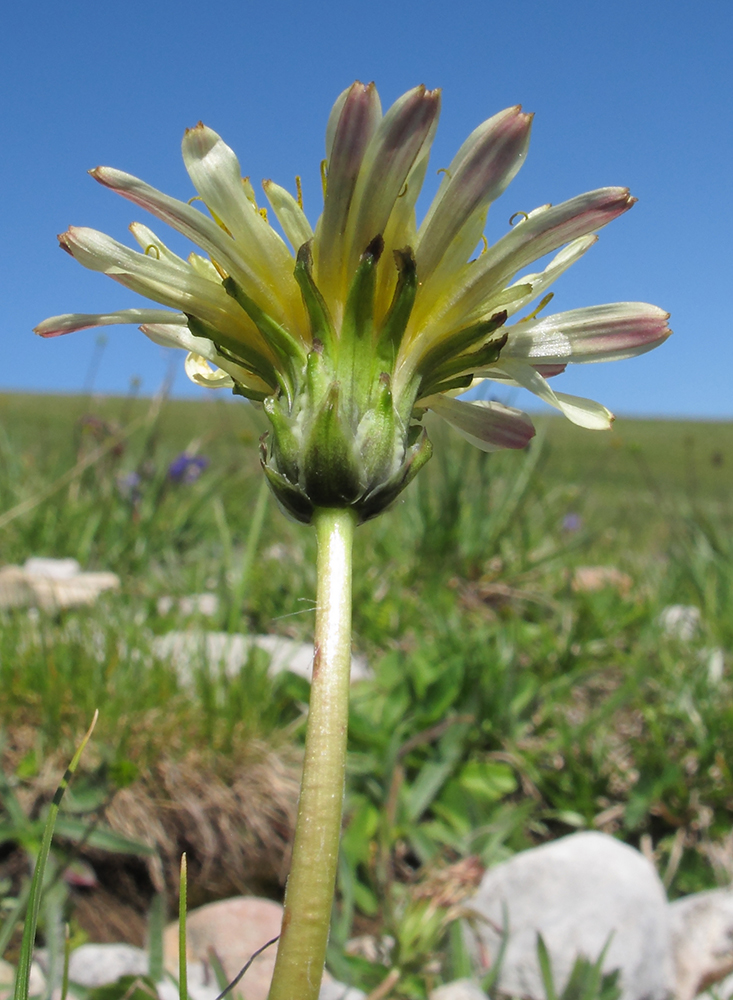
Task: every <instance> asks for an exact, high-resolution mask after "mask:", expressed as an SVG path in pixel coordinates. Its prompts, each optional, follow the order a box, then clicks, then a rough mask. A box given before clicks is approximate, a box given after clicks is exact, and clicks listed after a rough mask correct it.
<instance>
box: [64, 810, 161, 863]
mask: <svg viewBox="0 0 733 1000" xmlns="http://www.w3.org/2000/svg"><path fill="white" fill-rule="evenodd" d="M56 832H57V834H58V835H59V836H60V837H65V838H66V839H67V840H71V841H73V842H74V843H79V841H82V840H83V841H84V843H85V844H89V846H90V847H96V848H99V850H102V851H107V852H108V853H110V854H134V855H136V856H137V857H150V856H152V855H154V854H155V848H154V847H151V846H150V844H143V842H142V841H140V840H133V839H132V838H131V837H125V836H123V835H122V834H121V833H115V831H114V830H110V829H109V827H105V826H96V827H92V828H91V831H90V824H89V822H85V821H84V820H81V819H76V818H75V817H73V816H59V817H58V820H57V821H56Z"/></svg>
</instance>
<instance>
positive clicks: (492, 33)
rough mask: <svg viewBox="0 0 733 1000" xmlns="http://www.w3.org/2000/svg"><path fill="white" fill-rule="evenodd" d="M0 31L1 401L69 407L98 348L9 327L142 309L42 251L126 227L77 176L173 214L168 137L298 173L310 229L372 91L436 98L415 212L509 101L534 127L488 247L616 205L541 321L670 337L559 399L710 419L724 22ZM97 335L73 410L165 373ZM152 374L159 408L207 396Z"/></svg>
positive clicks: (714, 411) (116, 15) (586, 377)
mask: <svg viewBox="0 0 733 1000" xmlns="http://www.w3.org/2000/svg"><path fill="white" fill-rule="evenodd" d="M3 20H4V32H3V34H4V44H3V52H2V59H1V60H0V79H1V80H2V94H3V100H2V109H1V110H0V115H1V116H2V120H3V124H4V129H3V131H4V135H5V142H4V144H3V152H2V156H0V177H1V181H2V186H1V190H2V192H3V213H2V220H3V226H4V228H5V233H4V236H3V239H2V241H1V243H0V276H1V277H0V294H1V295H2V306H3V328H4V329H3V340H4V345H5V350H4V351H3V358H4V364H3V365H2V368H0V390H18V389H22V390H39V391H64V392H74V391H79V390H81V389H82V387H83V386H84V384H85V380H86V379H87V378H88V374H89V370H90V364H91V362H92V358H93V356H94V352H95V343H96V340H97V338H98V336H99V332H98V331H94V330H92V331H84V332H80V333H76V334H71V335H69V336H67V337H61V338H58V339H56V340H54V341H42V340H40V339H39V338H37V337H35V336H34V335H33V334H32V332H31V328H32V327H33V326H34V325H35V324H36V323H38V322H39V321H40V320H41V319H44V318H45V317H46V316H49V315H53V314H58V313H62V312H77V311H78V312H94V311H110V310H113V309H116V308H122V307H126V306H132V305H136V304H142V303H141V300H140V299H138V298H137V297H136V296H134V295H133V294H132V293H129V292H127V291H126V290H124V289H122V288H121V287H120V286H118V285H116V284H115V283H114V282H112V281H110V280H109V279H108V278H106V277H104V276H103V275H99V274H93V273H91V272H88V271H85V270H84V269H83V268H82V267H80V266H79V265H78V264H76V262H75V261H73V260H72V259H71V258H70V257H69V256H68V255H66V254H63V253H61V252H60V251H59V249H58V247H57V245H56V239H55V235H56V234H57V233H60V232H62V231H63V230H64V229H66V227H67V226H68V225H69V224H74V225H88V226H92V227H94V228H98V229H101V230H104V231H106V232H108V233H110V234H112V235H113V236H115V237H116V238H118V239H120V240H123V241H125V242H132V238H131V236H130V235H129V233H127V229H126V227H127V225H128V224H129V223H130V222H131V221H133V220H135V219H138V220H140V221H149V220H147V219H145V218H144V213H142V212H141V211H140V210H138V209H136V208H135V207H134V206H132V205H131V204H129V203H128V202H126V201H124V200H123V199H121V198H119V197H117V196H115V195H114V194H112V193H111V192H109V191H106V190H104V189H103V188H101V187H100V186H99V185H97V184H95V182H94V181H93V180H92V179H91V178H89V177H88V176H87V173H86V171H87V170H88V169H89V168H91V167H94V166H96V165H98V164H104V165H110V166H115V167H119V168H121V169H123V170H127V171H129V172H131V173H134V174H137V175H138V176H141V177H143V178H144V179H145V180H147V181H149V182H150V183H152V184H154V185H155V186H156V187H160V188H162V189H164V190H165V191H167V192H168V193H170V194H173V195H176V196H178V197H181V198H184V199H187V198H189V197H190V196H191V195H192V194H193V189H192V187H191V185H190V181H189V180H188V177H187V175H186V173H185V170H184V168H183V164H182V161H181V157H180V139H181V135H182V133H183V130H184V128H185V127H187V126H190V125H193V124H195V123H196V122H197V121H198V120H199V119H201V120H203V121H204V122H205V123H206V124H207V125H210V126H211V127H212V128H214V129H215V130H216V131H218V132H219V133H220V134H221V135H222V136H223V137H224V138H225V139H226V141H227V142H228V143H229V144H230V145H231V146H232V147H233V148H234V149H235V150H236V152H237V154H238V156H239V159H240V161H241V164H242V168H243V170H244V171H245V172H246V173H248V174H249V175H251V177H252V179H253V181H255V182H259V180H260V179H262V178H267V177H272V178H273V179H274V180H277V181H278V182H280V183H282V184H284V185H286V186H288V187H290V188H291V189H292V188H293V186H294V185H293V178H294V176H295V174H301V175H302V177H303V185H304V197H305V207H306V211H307V212H308V214H309V216H310V217H311V219H312V221H315V218H316V217H317V215H318V212H319V211H320V198H321V195H320V181H319V174H318V165H319V162H320V160H321V158H322V157H323V155H324V152H323V135H324V129H325V123H326V118H327V115H328V112H329V110H330V107H331V104H332V102H333V100H334V99H335V97H336V96H337V94H338V93H339V92H340V91H341V90H342V89H343V88H344V87H345V86H347V85H348V84H349V83H351V82H352V81H353V80H354V79H361V80H364V81H368V80H372V79H373V80H375V81H376V83H377V86H378V88H379V91H380V94H381V96H382V101H383V104H384V105H388V104H390V103H391V102H392V101H393V100H394V99H395V98H396V97H397V96H399V94H401V93H402V92H403V91H405V90H406V89H408V88H409V87H411V86H413V85H415V84H416V83H425V84H427V85H428V86H429V87H442V88H443V111H442V116H441V125H440V128H439V131H438V137H437V140H436V142H435V145H434V147H433V148H434V152H433V159H432V168H431V170H430V172H429V175H428V181H427V188H428V191H431V190H433V189H434V188H435V187H437V183H438V178H437V176H436V174H435V171H436V170H437V169H438V168H439V167H441V166H446V165H447V164H448V163H449V162H450V160H451V158H452V156H453V153H454V152H455V150H456V149H457V147H458V146H459V145H460V143H461V142H462V141H463V139H464V138H465V137H466V135H467V134H468V133H469V132H470V131H471V130H472V129H473V128H474V127H475V126H476V125H477V124H479V122H481V121H482V120H483V119H485V118H487V117H489V116H490V115H492V114H494V113H495V112H496V111H498V110H500V109H501V108H504V107H506V106H508V105H512V104H517V103H521V104H522V105H524V108H525V110H527V111H534V112H535V113H536V117H535V122H534V129H533V137H532V144H531V146H530V152H529V156H528V159H527V162H526V164H525V166H524V167H523V169H522V170H521V172H520V173H519V175H518V177H517V178H516V179H515V180H514V182H513V183H512V185H511V186H510V188H509V189H508V191H507V192H506V193H505V194H504V196H503V197H502V199H501V200H500V201H499V202H498V203H497V204H496V205H495V206H494V208H492V211H491V213H490V215H489V222H488V226H487V236H488V238H489V240H490V241H491V242H493V241H494V240H495V239H496V238H498V237H499V236H500V235H501V234H502V233H503V232H504V231H505V230H506V228H507V223H508V219H509V217H510V216H511V215H512V214H513V213H514V212H515V211H518V210H524V211H529V210H530V209H532V208H534V207H536V206H537V205H539V204H542V203H545V202H548V201H551V202H559V201H562V200H564V199H566V198H569V197H572V196H573V195H575V194H578V193H580V192H582V191H586V190H590V189H592V188H596V187H601V186H604V185H611V184H621V185H628V186H629V187H630V188H631V190H632V193H633V194H635V195H636V196H637V197H638V198H639V203H638V204H637V205H636V206H635V207H634V208H633V209H632V211H631V212H629V213H627V214H626V215H625V216H623V217H622V218H621V219H619V220H617V221H616V222H615V223H613V224H612V225H611V226H610V227H608V228H607V229H605V230H603V231H602V233H601V239H600V241H599V243H598V245H597V246H596V247H594V248H593V250H592V251H591V252H590V253H589V254H587V255H586V256H585V257H584V258H583V260H581V261H580V262H579V263H578V264H577V265H575V267H574V268H573V269H572V270H571V271H570V272H569V273H568V274H566V275H565V276H564V277H563V278H562V279H561V281H560V282H558V284H557V285H556V286H555V290H556V297H555V301H554V302H553V305H552V310H553V311H560V310H562V309H571V308H575V307H578V306H583V305H592V304H595V303H600V302H613V301H619V300H642V301H648V302H653V303H655V304H657V305H660V306H663V307H664V308H666V309H667V310H669V311H670V312H671V313H672V319H671V325H672V328H673V330H674V331H675V334H674V336H673V337H672V338H671V339H670V340H669V341H668V342H667V343H666V344H665V345H664V346H662V347H661V348H660V349H659V350H657V351H654V352H653V353H651V354H649V355H647V356H645V357H642V358H638V359H635V360H632V361H627V362H621V363H615V364H609V365H592V366H582V367H580V366H578V367H576V368H575V369H574V370H572V371H571V372H568V373H566V374H565V375H563V376H561V379H558V382H557V388H558V389H562V390H563V391H567V392H575V393H577V394H581V395H587V396H591V397H594V398H597V399H599V400H601V401H602V402H604V403H605V404H606V405H607V406H609V407H610V408H611V409H612V410H614V411H615V412H617V413H620V414H649V415H665V416H677V415H683V416H697V417H713V418H731V417H732V416H733V393H732V392H731V388H730V386H731V377H732V374H733V329H732V327H733V312H732V310H731V307H730V303H729V297H730V289H731V283H732V282H731V276H732V274H733V243H732V241H731V235H730V234H731V232H733V197H732V196H731V186H732V185H731V181H732V175H733V170H732V164H733V125H732V116H733V101H732V100H731V98H732V96H733V93H732V91H733V68H732V67H733V63H732V60H731V51H732V50H733V30H732V29H733V4H731V3H730V0H725V2H724V0H721V2H705V0H702V2H701V3H700V4H698V5H697V6H696V7H695V9H694V10H693V5H692V4H690V3H683V2H679V0H667V2H663V0H648V2H646V3H644V4H639V3H638V2H635V3H631V2H626V0H625V2H620V3H596V2H592V0H590V2H588V0H586V2H583V3H580V2H571V0H558V2H555V3H547V2H532V0H519V2H516V3H512V2H503V3H495V2H493V0H488V2H481V3H475V2H471V0H452V2H446V0H443V2H440V3H438V2H434V0H423V2H421V3H420V4H414V3H412V4H408V3H397V2H388V0H372V3H368V4H367V3H360V4H354V3H348V2H342V3H336V2H332V0H327V2H316V3H312V4H304V3H294V2H289V0H271V2H268V3H266V4H265V3H256V4H253V3H248V2H246V0H245V2H232V0H219V2H218V3H217V4H216V5H207V6H206V7H205V6H204V5H203V4H200V3H196V4H194V3H191V2H189V0H182V2H181V0H177V2H175V3H173V2H172V0H159V2H157V3H155V4H153V3H150V2H145V3H142V2H139V0H127V2H126V3H124V4H117V5H114V4H100V3H99V2H94V3H91V2H87V0H74V2H72V3H67V4H60V3H58V2H57V0H55V2H45V3H38V2H33V0H29V2H27V3H25V4H23V5H20V4H15V5H14V7H13V8H12V9H10V10H9V11H8V12H6V13H5V14H4V19H3ZM423 210H424V203H423ZM156 227H157V229H158V230H160V235H161V236H163V237H164V238H166V236H167V234H166V233H164V232H163V231H162V230H163V229H164V228H165V227H163V226H162V224H156ZM170 242H171V244H172V245H173V246H174V247H176V248H178V249H183V243H182V242H181V243H177V242H176V241H175V239H174V240H170ZM105 333H106V336H107V343H106V346H105V348H104V351H103V352H102V354H101V358H100V357H99V355H98V356H97V360H99V365H98V370H97V373H96V377H95V384H94V388H95V390H97V391H103V392H117V393H120V392H121V393H124V392H126V391H127V389H128V386H129V384H130V380H131V378H134V377H139V378H140V379H141V380H142V391H143V392H153V391H154V390H155V389H156V388H157V387H158V385H159V384H160V382H161V380H162V379H163V377H164V376H165V373H166V371H167V370H168V368H169V366H170V365H171V363H172V362H171V356H170V355H171V352H166V351H164V350H163V349H162V348H159V347H156V346H155V345H153V344H150V343H148V342H147V341H146V340H145V338H144V337H143V336H142V335H141V334H140V333H139V332H138V331H136V330H135V328H134V327H110V328H108V329H107V330H106V332H105ZM173 357H174V362H173V363H174V364H175V370H176V378H175V383H174V388H175V392H176V393H178V394H183V393H185V394H191V395H197V394H201V393H204V392H206V391H208V390H203V389H197V388H196V387H195V386H192V385H189V384H188V383H187V381H186V379H185V376H184V374H183V370H182V362H183V355H182V353H177V354H176V353H174V354H173ZM560 380H561V381H562V385H560V384H559V383H560ZM515 402H519V403H522V404H523V403H524V402H525V400H524V399H523V398H521V397H517V398H516V399H515Z"/></svg>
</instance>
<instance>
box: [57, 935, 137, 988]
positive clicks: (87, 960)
mask: <svg viewBox="0 0 733 1000" xmlns="http://www.w3.org/2000/svg"><path fill="white" fill-rule="evenodd" d="M147 974H148V956H147V954H146V953H145V952H144V951H143V949H142V948H135V947H134V946H133V945H131V944H82V945H80V946H79V947H78V948H75V949H74V951H72V953H71V955H70V956H69V979H70V980H71V981H72V983H77V985H79V986H86V987H87V988H88V989H93V988H94V987H95V986H106V985H107V984H108V983H116V982H117V980H118V979H119V978H120V976H146V975H147Z"/></svg>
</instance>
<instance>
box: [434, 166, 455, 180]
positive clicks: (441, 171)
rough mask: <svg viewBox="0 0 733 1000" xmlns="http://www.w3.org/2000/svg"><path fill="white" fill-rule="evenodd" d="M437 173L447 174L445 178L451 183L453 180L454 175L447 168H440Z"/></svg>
mask: <svg viewBox="0 0 733 1000" xmlns="http://www.w3.org/2000/svg"><path fill="white" fill-rule="evenodd" d="M435 172H436V174H445V176H446V177H447V178H448V180H449V181H452V180H453V175H452V174H451V172H450V170H448V169H446V167H440V168H439V169H438V170H436V171H435Z"/></svg>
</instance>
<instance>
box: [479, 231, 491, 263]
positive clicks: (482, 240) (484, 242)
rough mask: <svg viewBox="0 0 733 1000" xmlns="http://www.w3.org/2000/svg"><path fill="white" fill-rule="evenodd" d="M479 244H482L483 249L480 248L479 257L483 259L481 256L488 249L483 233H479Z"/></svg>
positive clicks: (487, 242)
mask: <svg viewBox="0 0 733 1000" xmlns="http://www.w3.org/2000/svg"><path fill="white" fill-rule="evenodd" d="M481 242H482V243H483V247H482V248H481V253H480V254H479V257H483V255H484V254H485V253H486V251H487V250H488V249H489V241H488V240H487V239H486V237H485V236H484V234H483V233H481Z"/></svg>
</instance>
